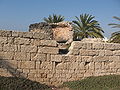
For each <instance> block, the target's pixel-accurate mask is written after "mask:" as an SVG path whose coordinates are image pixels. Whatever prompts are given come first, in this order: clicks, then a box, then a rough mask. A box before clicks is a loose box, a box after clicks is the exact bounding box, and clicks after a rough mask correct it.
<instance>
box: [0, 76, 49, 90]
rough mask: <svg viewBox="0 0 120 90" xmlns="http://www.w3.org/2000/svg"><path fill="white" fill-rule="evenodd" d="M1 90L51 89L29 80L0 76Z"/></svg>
mask: <svg viewBox="0 0 120 90" xmlns="http://www.w3.org/2000/svg"><path fill="white" fill-rule="evenodd" d="M0 90H51V88H50V87H49V86H47V85H45V84H40V83H38V82H36V81H31V80H29V79H24V78H18V77H3V76H0Z"/></svg>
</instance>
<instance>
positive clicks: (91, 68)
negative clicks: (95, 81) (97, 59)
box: [89, 62, 95, 70]
mask: <svg viewBox="0 0 120 90" xmlns="http://www.w3.org/2000/svg"><path fill="white" fill-rule="evenodd" d="M94 69H95V63H94V62H90V63H89V70H94Z"/></svg>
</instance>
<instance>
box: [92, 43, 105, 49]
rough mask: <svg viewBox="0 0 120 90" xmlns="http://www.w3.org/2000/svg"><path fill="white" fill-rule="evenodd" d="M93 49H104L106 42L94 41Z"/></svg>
mask: <svg viewBox="0 0 120 90" xmlns="http://www.w3.org/2000/svg"><path fill="white" fill-rule="evenodd" d="M93 49H95V50H99V49H104V43H93Z"/></svg>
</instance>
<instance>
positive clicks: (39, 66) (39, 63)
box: [35, 61, 42, 69]
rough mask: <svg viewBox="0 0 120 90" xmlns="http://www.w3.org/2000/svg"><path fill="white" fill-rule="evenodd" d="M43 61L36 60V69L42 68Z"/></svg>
mask: <svg viewBox="0 0 120 90" xmlns="http://www.w3.org/2000/svg"><path fill="white" fill-rule="evenodd" d="M41 63H42V62H41V61H36V67H35V68H36V69H40V68H41Z"/></svg>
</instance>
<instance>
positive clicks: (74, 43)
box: [70, 41, 87, 49]
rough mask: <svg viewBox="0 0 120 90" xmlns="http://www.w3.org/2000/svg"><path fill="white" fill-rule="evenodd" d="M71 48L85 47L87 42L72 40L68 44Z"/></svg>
mask: <svg viewBox="0 0 120 90" xmlns="http://www.w3.org/2000/svg"><path fill="white" fill-rule="evenodd" d="M70 48H71V49H86V48H87V43H83V42H80V41H73V42H72V43H71V46H70Z"/></svg>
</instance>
